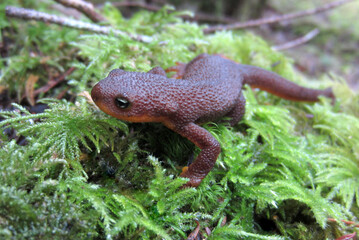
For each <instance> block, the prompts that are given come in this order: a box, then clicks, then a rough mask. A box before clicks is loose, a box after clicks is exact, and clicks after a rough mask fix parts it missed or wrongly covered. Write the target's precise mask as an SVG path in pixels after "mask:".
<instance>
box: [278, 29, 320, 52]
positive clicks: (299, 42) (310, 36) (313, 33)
mask: <svg viewBox="0 0 359 240" xmlns="http://www.w3.org/2000/svg"><path fill="white" fill-rule="evenodd" d="M319 32H320V31H319V30H318V29H317V28H316V29H313V30H312V31H310V32H309V33H307V34H305V35H304V36H302V37H300V38H297V39H295V40H293V41H290V42H287V43H284V44H281V45H276V46H273V47H272V49H273V50H275V51H281V50H286V49H289V48H294V47H297V46H299V45H302V44H304V43H306V42H309V41H310V40H312V39H313V38H314V37H315V36H317V35H318V34H319Z"/></svg>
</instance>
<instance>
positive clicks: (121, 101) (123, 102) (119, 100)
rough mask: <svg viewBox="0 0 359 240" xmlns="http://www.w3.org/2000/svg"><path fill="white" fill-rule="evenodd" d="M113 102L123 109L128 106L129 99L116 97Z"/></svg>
mask: <svg viewBox="0 0 359 240" xmlns="http://www.w3.org/2000/svg"><path fill="white" fill-rule="evenodd" d="M115 104H116V106H117V107H119V108H121V109H125V108H128V106H130V101H128V100H127V99H126V98H122V97H118V98H116V99H115Z"/></svg>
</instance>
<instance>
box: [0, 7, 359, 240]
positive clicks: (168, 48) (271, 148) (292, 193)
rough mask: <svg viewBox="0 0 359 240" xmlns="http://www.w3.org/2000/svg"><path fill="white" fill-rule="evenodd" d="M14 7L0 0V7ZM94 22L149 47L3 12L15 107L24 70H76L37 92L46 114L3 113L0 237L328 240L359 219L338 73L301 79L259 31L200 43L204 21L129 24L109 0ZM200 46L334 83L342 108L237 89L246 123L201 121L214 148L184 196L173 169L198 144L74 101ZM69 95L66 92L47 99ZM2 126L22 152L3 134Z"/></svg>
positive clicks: (358, 131) (356, 122)
mask: <svg viewBox="0 0 359 240" xmlns="http://www.w3.org/2000/svg"><path fill="white" fill-rule="evenodd" d="M20 2H21V1H6V0H5V2H3V3H1V4H0V9H4V6H5V5H10V4H11V5H14V4H20ZM49 4H50V3H49V2H47V1H44V2H41V4H39V3H38V2H37V1H27V3H26V6H25V7H29V8H36V9H37V10H43V11H49V8H48V6H49ZM23 6H24V5H23ZM54 13H56V14H58V13H57V12H56V11H54ZM103 14H104V15H105V16H106V18H107V19H108V20H109V21H110V22H111V23H112V24H113V26H117V27H118V28H119V29H121V30H124V31H128V32H133V33H138V34H146V35H151V36H153V38H154V40H153V41H152V42H150V43H142V42H138V41H134V40H131V39H130V38H125V37H121V38H119V37H116V36H104V35H97V34H92V33H89V32H82V31H78V30H74V29H69V28H64V27H60V26H55V25H51V24H44V23H39V22H34V21H28V22H24V21H21V20H14V19H7V18H6V17H5V16H4V14H1V15H0V26H1V28H2V38H3V39H6V41H7V42H8V44H9V45H8V50H7V51H8V52H7V57H5V58H3V59H2V61H1V62H0V66H1V86H4V87H5V88H6V89H7V90H6V91H7V92H8V96H9V98H10V99H17V101H18V102H19V101H20V99H21V97H22V95H23V94H24V91H25V88H26V87H25V85H26V83H27V81H28V79H29V76H30V75H35V76H38V77H39V80H38V81H37V83H36V85H35V86H36V87H40V86H42V85H44V84H46V82H47V81H48V79H49V77H50V75H51V74H53V75H56V74H57V75H58V74H61V73H63V72H64V71H66V70H67V69H69V68H70V67H75V68H76V69H75V71H74V72H73V73H72V74H71V75H70V76H68V77H67V82H66V84H63V85H60V86H59V87H57V88H54V89H52V90H51V91H49V92H47V93H45V94H40V95H39V97H38V101H41V102H42V103H45V104H47V105H48V106H49V108H48V109H46V110H45V112H43V113H39V114H31V113H30V112H28V110H27V109H26V108H25V107H24V105H26V104H23V105H14V109H13V110H11V111H10V110H9V111H2V112H1V113H0V114H1V116H2V117H3V118H4V120H3V121H2V122H0V125H1V126H2V127H3V129H5V128H6V129H7V130H6V131H4V132H3V133H2V138H1V139H2V140H1V149H0V183H1V184H0V236H1V238H2V239H183V238H186V236H187V235H188V234H189V233H190V232H191V231H193V230H194V228H195V227H196V223H195V219H198V221H199V222H200V225H201V229H202V233H203V234H204V235H205V231H203V230H204V228H205V227H208V228H210V229H211V230H212V234H211V235H210V236H209V237H208V239H333V238H335V237H339V236H342V235H344V234H345V233H348V232H353V231H354V230H353V228H351V227H349V226H345V225H344V224H342V223H340V220H354V221H355V220H356V219H357V218H356V216H358V206H359V168H358V165H359V107H358V104H357V103H358V100H359V96H358V94H355V93H353V92H351V91H350V89H349V88H348V87H347V86H346V84H345V83H344V82H343V81H341V80H340V78H339V77H331V78H329V77H326V76H323V77H321V78H320V81H315V82H313V81H309V80H308V79H306V78H305V77H304V76H302V75H301V74H299V73H298V72H296V71H295V70H294V69H293V67H292V60H290V59H288V58H287V57H286V56H284V55H283V54H281V53H278V52H274V51H272V50H271V48H270V47H269V45H268V44H267V43H266V42H265V41H264V40H262V39H260V38H259V37H257V36H254V35H252V34H249V33H246V32H244V31H241V32H219V33H216V34H211V35H204V34H203V33H202V29H203V26H199V25H197V24H194V23H187V22H183V21H182V20H181V19H179V18H177V17H176V16H177V13H176V12H173V13H170V14H169V13H167V11H166V9H163V10H161V11H159V12H156V13H150V12H146V11H141V12H139V13H137V14H135V15H134V16H133V17H132V18H131V19H129V20H126V19H124V18H123V17H122V16H121V14H120V12H118V11H117V10H116V9H115V8H113V7H111V6H110V5H107V6H106V7H105V9H104V10H103ZM83 20H85V19H83ZM203 52H207V53H220V54H223V55H225V56H227V57H229V58H231V59H233V60H235V61H238V62H241V63H245V64H251V65H256V66H260V67H263V68H266V69H268V70H272V71H275V72H277V73H279V74H280V75H282V76H284V77H286V78H288V79H291V80H292V81H294V82H297V83H299V84H301V85H305V86H308V87H320V88H324V87H328V86H333V88H334V90H335V93H336V95H337V97H338V101H337V102H336V104H334V105H331V104H330V101H329V100H328V99H321V101H320V102H318V103H314V104H305V103H294V102H289V101H286V100H282V99H279V98H277V97H275V96H272V95H270V94H268V93H265V92H258V91H256V90H252V89H250V88H246V89H245V90H244V94H245V97H246V99H247V105H246V115H245V117H244V119H243V120H242V121H241V123H239V124H238V125H237V126H235V127H233V128H230V127H228V126H227V124H225V123H218V124H215V123H208V124H206V125H205V127H206V128H207V129H208V130H209V131H210V132H211V133H212V134H213V135H214V136H215V137H216V138H217V139H218V140H219V141H220V143H221V146H222V153H221V155H220V157H219V159H218V160H217V163H216V166H215V168H214V169H213V170H212V171H211V173H210V174H209V175H208V177H206V178H205V180H204V181H203V182H202V184H201V185H200V186H199V187H198V188H197V189H192V188H191V189H180V186H181V185H182V184H183V183H185V182H186V180H185V179H181V178H179V177H178V174H179V172H180V168H181V166H184V165H186V164H187V160H188V159H189V158H191V156H192V154H193V152H196V151H198V149H194V147H193V145H192V144H191V143H190V142H188V141H187V140H186V139H183V138H181V137H180V136H178V135H177V134H175V133H172V132H171V131H170V130H168V129H166V128H165V127H163V126H162V125H159V124H128V123H124V122H121V121H118V120H117V119H114V118H112V117H109V116H107V115H106V114H104V113H103V112H101V111H99V110H98V109H97V108H95V107H94V106H93V105H92V104H91V103H90V102H89V101H88V99H87V98H86V97H83V93H84V92H86V91H87V92H88V91H90V90H91V87H92V86H93V85H94V84H95V83H96V82H98V81H99V80H100V79H102V78H103V77H105V76H106V75H107V74H108V72H109V71H110V70H112V69H113V68H122V69H125V70H128V71H148V70H149V69H151V68H152V67H154V66H158V65H159V66H162V67H163V68H167V67H169V66H173V65H174V64H175V62H188V61H189V60H191V59H192V58H193V57H195V56H197V55H198V54H200V53H203ZM333 79H334V80H333ZM65 89H67V92H66V94H65V97H64V98H63V99H62V100H54V98H55V97H56V96H58V95H59V94H60V93H61V92H62V91H64V90H65ZM80 93H82V94H80ZM24 102H25V101H22V102H21V103H24ZM4 103H5V102H4ZM9 129H13V130H11V131H16V134H17V136H23V137H25V139H26V142H25V143H26V144H18V143H19V138H18V137H11V136H10V137H9V134H6V133H9V131H10V130H9ZM10 135H11V134H10ZM16 141H17V142H16ZM192 157H193V156H192ZM225 218H226V219H227V220H226V224H225V225H224V226H222V225H221V223H222V222H223V219H225ZM328 218H335V219H337V220H338V221H339V222H338V223H331V222H328Z"/></svg>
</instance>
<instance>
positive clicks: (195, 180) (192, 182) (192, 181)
mask: <svg viewBox="0 0 359 240" xmlns="http://www.w3.org/2000/svg"><path fill="white" fill-rule="evenodd" d="M180 177H184V178H189V181H188V182H187V183H186V184H184V185H183V186H182V188H188V187H194V188H196V187H198V186H199V185H200V184H201V182H202V179H203V178H200V177H196V176H192V175H191V174H190V173H189V172H188V167H184V168H183V169H182V173H181V174H180Z"/></svg>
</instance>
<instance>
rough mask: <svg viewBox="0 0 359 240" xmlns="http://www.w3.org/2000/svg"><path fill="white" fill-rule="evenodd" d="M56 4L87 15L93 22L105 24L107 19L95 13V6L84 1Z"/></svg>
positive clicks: (74, 0)
mask: <svg viewBox="0 0 359 240" xmlns="http://www.w3.org/2000/svg"><path fill="white" fill-rule="evenodd" d="M55 1H56V2H58V3H60V4H62V5H64V6H66V7H71V8H75V9H76V10H78V11H80V12H82V13H83V14H85V15H86V16H87V17H88V18H89V19H91V20H92V21H93V22H104V21H106V18H105V17H104V16H102V15H101V14H99V13H97V12H96V11H95V8H94V6H93V5H92V4H91V3H88V2H85V1H83V0H55Z"/></svg>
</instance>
